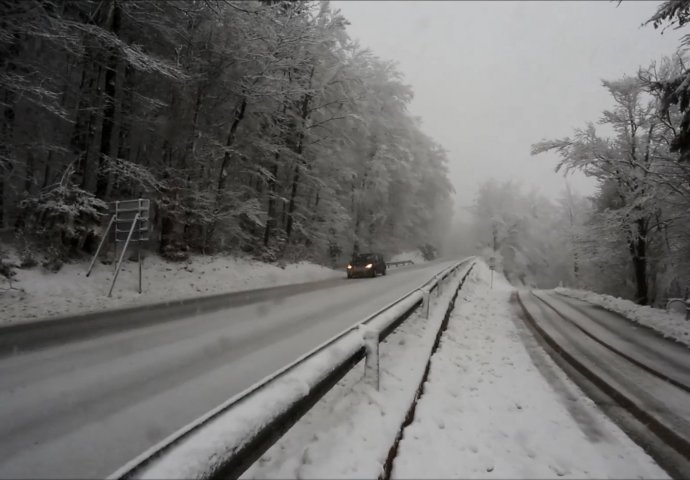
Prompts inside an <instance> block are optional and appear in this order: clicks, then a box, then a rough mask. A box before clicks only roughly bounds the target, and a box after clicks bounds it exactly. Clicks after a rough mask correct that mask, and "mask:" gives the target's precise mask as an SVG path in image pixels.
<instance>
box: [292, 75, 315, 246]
mask: <svg viewBox="0 0 690 480" xmlns="http://www.w3.org/2000/svg"><path fill="white" fill-rule="evenodd" d="M314 68H315V67H311V72H310V73H309V88H311V83H312V79H313V78H314ZM310 101H311V94H310V93H307V94H305V95H304V98H303V99H302V111H301V112H300V118H301V119H302V125H301V126H300V131H299V134H298V135H297V143H296V145H295V149H294V151H295V153H296V154H297V158H298V161H297V164H296V165H295V172H294V174H293V177H292V188H291V190H290V203H289V204H288V211H287V224H286V225H285V242H286V243H289V242H290V235H291V234H292V227H293V224H294V214H295V205H296V203H295V199H296V198H297V186H298V185H299V181H300V172H299V167H300V163H302V164H304V163H305V162H304V159H303V158H302V153H303V152H304V136H305V131H304V127H305V123H306V122H307V118H308V117H309V102H310Z"/></svg>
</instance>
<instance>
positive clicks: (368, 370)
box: [362, 330, 379, 391]
mask: <svg viewBox="0 0 690 480" xmlns="http://www.w3.org/2000/svg"><path fill="white" fill-rule="evenodd" d="M362 339H363V341H364V349H365V350H366V359H365V360H364V382H365V383H366V384H368V385H370V386H372V387H374V388H375V389H376V390H377V391H378V390H379V334H378V332H375V331H373V330H365V331H364V334H363V335H362Z"/></svg>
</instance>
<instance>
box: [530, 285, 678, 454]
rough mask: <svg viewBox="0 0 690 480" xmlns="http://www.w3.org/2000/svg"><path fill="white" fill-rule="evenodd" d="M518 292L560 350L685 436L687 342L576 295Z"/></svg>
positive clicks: (532, 314)
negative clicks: (571, 296) (577, 298)
mask: <svg viewBox="0 0 690 480" xmlns="http://www.w3.org/2000/svg"><path fill="white" fill-rule="evenodd" d="M520 298H521V300H522V302H523V304H524V306H525V308H526V309H527V311H528V312H529V313H530V315H531V316H532V318H533V319H534V320H535V321H536V322H537V323H538V324H539V326H540V327H541V328H542V329H544V330H545V331H546V333H547V334H548V335H550V336H551V337H552V338H553V339H554V340H555V341H556V343H558V344H559V345H560V346H561V347H562V348H563V349H564V350H565V351H567V352H568V353H569V354H570V355H572V356H574V357H575V358H577V360H578V361H579V362H581V363H582V364H583V365H584V366H585V367H586V368H588V369H589V370H591V371H592V372H595V373H596V374H597V375H598V376H599V377H600V378H602V379H603V380H604V381H606V383H608V384H609V385H612V386H613V387H614V388H615V389H616V390H617V391H619V392H621V393H623V394H624V395H625V396H626V397H627V398H630V399H632V400H633V401H634V403H635V404H636V405H638V406H639V407H641V408H642V409H643V410H644V411H645V412H647V413H649V414H651V415H652V416H653V417H654V418H655V419H656V420H657V421H659V422H661V423H662V424H663V425H665V426H666V427H668V428H669V429H671V430H672V431H674V432H675V433H676V434H678V435H679V436H681V437H682V438H684V439H686V440H690V393H689V392H690V349H689V348H687V347H686V346H684V345H682V344H680V343H677V342H675V341H672V340H669V339H665V338H663V337H662V336H661V335H660V334H658V333H656V332H654V331H652V330H651V329H649V328H646V327H644V326H641V325H637V324H635V323H633V322H631V321H629V320H627V319H625V318H622V317H621V316H620V315H617V314H615V313H613V312H609V311H607V310H605V309H602V308H600V307H597V306H595V305H591V304H589V303H587V302H583V301H581V300H576V299H572V298H569V297H565V296H562V295H558V294H556V293H553V292H532V293H524V292H523V293H520ZM626 357H627V358H626Z"/></svg>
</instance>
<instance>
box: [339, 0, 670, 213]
mask: <svg viewBox="0 0 690 480" xmlns="http://www.w3.org/2000/svg"><path fill="white" fill-rule="evenodd" d="M331 4H332V6H333V8H335V9H339V10H341V12H342V13H343V15H344V16H345V17H346V18H347V19H348V20H349V21H350V22H351V25H350V27H349V29H348V30H349V32H350V36H351V37H352V38H353V39H356V40H359V41H360V43H361V45H362V46H365V47H368V48H370V49H371V50H372V51H373V52H374V54H376V55H378V56H379V57H382V58H385V59H389V60H395V61H397V62H398V63H399V67H400V70H401V72H402V73H403V74H404V75H405V79H406V82H407V83H408V84H410V85H411V86H412V87H413V89H414V92H415V99H414V100H413V102H412V105H411V107H410V111H411V113H412V114H413V115H416V116H420V117H421V118H422V120H423V129H424V131H425V132H426V133H427V134H429V135H431V136H432V137H433V138H435V139H436V140H437V141H438V142H439V143H441V144H442V145H443V146H444V147H445V148H446V150H448V153H449V159H450V169H451V179H452V181H453V183H454V185H455V188H456V191H457V194H456V195H457V200H458V204H459V205H469V204H471V203H472V200H473V198H474V193H475V191H476V186H477V184H478V183H479V182H481V181H482V180H484V179H486V178H489V177H494V178H497V179H502V180H507V179H515V180H517V181H519V182H520V183H522V184H523V185H524V186H526V187H531V186H535V187H536V188H538V189H539V190H540V191H541V192H542V193H543V194H544V195H546V196H548V197H550V198H556V197H557V196H558V195H559V194H560V192H562V190H563V188H564V179H563V176H562V175H561V174H556V173H554V171H553V169H554V167H555V165H556V158H557V157H556V156H555V155H552V154H542V155H539V156H536V157H532V156H531V155H530V153H529V151H530V145H531V144H532V143H535V142H537V141H539V140H541V139H543V138H559V137H563V136H568V135H570V134H571V133H572V130H573V128H576V127H581V126H584V124H585V123H586V122H588V121H596V120H598V119H599V117H600V113H601V111H602V110H603V109H604V108H606V107H608V106H610V101H609V98H608V96H607V94H606V92H605V91H604V89H603V88H602V87H601V79H614V78H618V77H620V76H622V75H623V74H626V73H628V74H634V73H635V72H636V71H637V68H638V67H639V66H641V65H647V64H649V63H650V62H651V61H652V60H655V59H659V58H660V57H662V56H664V55H670V54H672V53H673V52H674V51H675V50H676V48H677V47H678V43H679V39H680V36H681V32H678V31H667V32H666V33H664V34H663V35H662V34H661V33H660V31H658V30H654V28H653V27H652V26H646V27H641V26H640V25H641V23H642V22H643V21H645V20H646V19H647V18H649V17H650V16H651V15H652V14H653V13H654V12H655V10H656V6H657V5H658V4H659V2H652V1H650V2H642V1H625V2H623V3H622V4H621V5H620V6H617V2H616V3H612V2H604V1H591V2H585V1H574V2H561V1H557V2H541V1H537V2H517V1H508V2H488V1H483V2H464V1H463V2H459V1H458V2H451V1H448V2H430V1H422V2H414V1H396V2H389V1H384V2H374V1H333V2H332V3H331ZM569 181H570V183H571V185H572V186H573V188H574V190H575V191H578V192H580V193H583V194H587V193H590V192H591V191H593V184H592V182H591V181H590V180H589V179H586V178H584V177H582V176H576V177H571V179H570V180H569Z"/></svg>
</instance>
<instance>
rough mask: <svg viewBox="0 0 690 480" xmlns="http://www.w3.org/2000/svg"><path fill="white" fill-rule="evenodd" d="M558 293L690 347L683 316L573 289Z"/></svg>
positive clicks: (688, 323) (689, 323) (687, 324)
mask: <svg viewBox="0 0 690 480" xmlns="http://www.w3.org/2000/svg"><path fill="white" fill-rule="evenodd" d="M555 291H556V292H558V293H560V294H562V295H566V296H568V297H573V298H577V299H580V300H584V301H586V302H589V303H593V304H595V305H599V306H600V307H603V308H605V309H607V310H610V311H612V312H615V313H618V314H620V315H622V316H624V317H625V318H627V319H629V320H632V321H633V322H637V323H639V324H641V325H645V326H647V327H650V328H653V329H654V330H656V331H657V332H659V333H661V334H662V335H663V336H664V337H667V338H672V339H674V340H676V341H678V342H681V343H684V344H685V345H688V346H690V321H689V320H686V319H685V318H684V317H683V316H682V315H678V314H673V313H668V312H666V311H665V310H660V309H658V308H653V307H649V306H642V305H637V304H636V303H634V302H631V301H630V300H625V299H623V298H617V297H612V296H610V295H602V294H599V293H594V292H588V291H585V290H575V289H571V288H556V289H555Z"/></svg>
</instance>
